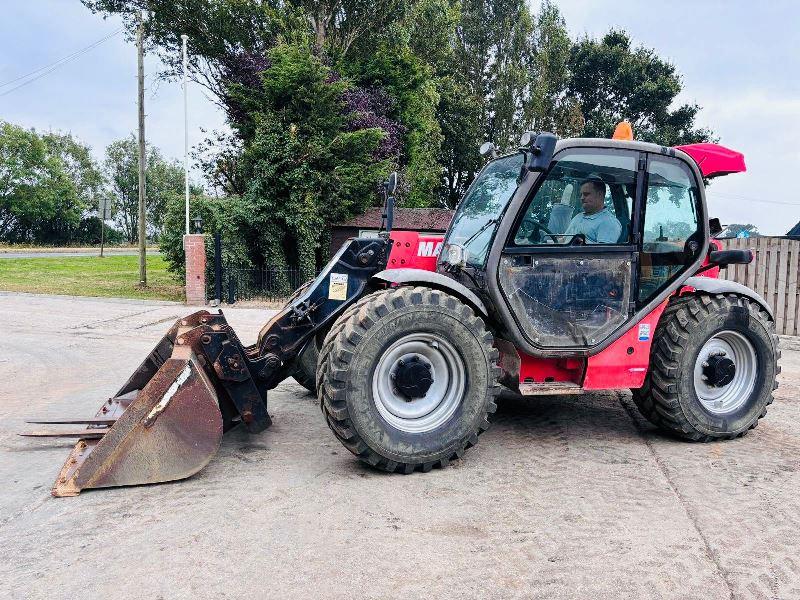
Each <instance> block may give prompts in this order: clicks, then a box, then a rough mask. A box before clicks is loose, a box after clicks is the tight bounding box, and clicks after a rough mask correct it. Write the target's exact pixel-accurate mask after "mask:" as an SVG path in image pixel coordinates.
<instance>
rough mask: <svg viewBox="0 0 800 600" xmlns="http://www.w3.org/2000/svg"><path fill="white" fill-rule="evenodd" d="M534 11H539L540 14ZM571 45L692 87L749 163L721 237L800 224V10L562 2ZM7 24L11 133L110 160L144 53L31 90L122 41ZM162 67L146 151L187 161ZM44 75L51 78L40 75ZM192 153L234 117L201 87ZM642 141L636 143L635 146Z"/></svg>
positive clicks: (38, 16) (42, 23)
mask: <svg viewBox="0 0 800 600" xmlns="http://www.w3.org/2000/svg"><path fill="white" fill-rule="evenodd" d="M529 1H530V2H531V3H532V4H533V6H534V7H536V6H537V5H538V0H529ZM556 4H557V5H558V7H559V8H560V9H561V11H562V14H563V15H564V18H565V20H566V23H567V28H568V29H569V31H570V33H571V34H572V35H573V37H577V36H583V35H589V36H593V37H599V36H601V35H602V34H604V33H605V32H607V31H608V30H609V29H610V28H612V27H616V28H622V29H624V30H626V31H627V32H628V33H629V34H630V35H631V36H632V38H633V39H634V42H635V43H636V44H637V45H638V44H641V45H644V46H647V47H649V48H653V49H655V51H656V53H657V54H658V55H659V56H660V57H662V58H665V59H667V60H669V61H671V62H672V63H673V64H674V65H675V66H676V67H677V70H678V72H680V73H681V75H682V78H683V84H684V89H683V92H682V93H681V95H680V97H679V98H678V101H679V102H681V103H683V102H692V103H697V104H699V105H700V106H702V107H703V108H702V110H701V112H700V114H699V118H698V124H699V125H702V126H707V127H710V128H711V129H712V130H713V131H714V133H715V134H716V136H717V137H719V143H721V144H722V145H724V146H727V147H730V148H733V149H734V150H738V151H739V152H742V153H744V155H745V160H746V163H747V172H746V173H739V174H733V175H728V176H725V177H720V178H717V179H715V180H714V182H713V184H712V185H711V186H710V187H709V188H708V190H707V198H708V205H709V212H710V214H711V216H717V217H719V218H720V219H721V221H722V222H723V223H753V224H755V225H756V226H758V228H759V230H760V231H761V232H762V233H764V234H770V235H780V234H783V233H785V232H786V231H787V230H788V229H789V228H791V227H792V226H793V225H794V224H795V223H797V222H798V221H800V178H798V175H800V2H797V1H794V0H770V1H767V2H761V3H754V2H751V1H749V0H728V1H726V2H721V1H710V0H708V1H705V0H694V1H692V2H690V1H684V0H673V1H671V2H646V1H642V0H635V1H634V0H613V1H607V0H559V1H557V2H556ZM3 5H4V6H3V19H2V20H0V119H3V120H6V121H9V122H12V123H15V124H18V125H22V126H25V127H33V128H36V129H37V130H40V131H47V130H59V131H65V132H71V133H72V134H73V135H74V136H76V137H77V138H78V139H80V140H81V141H83V142H84V143H87V144H89V145H90V146H91V147H92V149H93V151H94V153H95V155H96V156H97V157H98V158H102V155H103V151H104V148H105V146H107V145H108V144H109V143H110V142H112V141H114V140H116V139H119V138H122V137H125V136H127V135H129V134H131V133H132V132H134V131H136V127H137V120H136V119H137V117H136V51H135V47H134V45H133V43H132V42H131V41H130V40H127V39H126V38H125V37H124V34H123V33H119V34H117V35H114V36H112V37H111V38H110V39H108V40H106V41H104V42H102V43H101V44H99V45H98V46H96V47H95V48H93V49H91V50H89V51H87V52H85V53H83V54H81V55H80V56H78V57H77V58H75V59H74V60H71V61H69V62H66V63H64V64H63V65H61V66H60V67H59V68H57V69H55V70H52V71H51V72H46V70H45V71H43V72H46V74H45V75H44V76H43V77H41V78H39V79H37V80H36V81H33V82H32V83H30V84H27V85H24V86H22V87H19V88H18V89H13V88H15V87H16V86H17V85H19V83H23V82H24V81H27V80H23V81H20V82H16V83H9V84H8V85H3V84H5V83H8V82H10V81H11V80H14V79H16V78H17V77H20V76H22V75H25V74H27V73H30V72H31V71H34V70H36V69H39V68H40V67H43V66H45V65H49V64H51V63H53V62H54V61H57V60H59V59H61V58H63V57H65V56H67V55H70V54H71V53H73V52H75V51H76V50H80V49H82V48H85V47H86V46H89V45H90V44H92V43H94V42H97V41H98V40H100V39H102V38H104V37H106V36H109V35H110V34H113V33H114V32H115V31H117V30H118V29H119V28H120V21H119V20H118V19H115V18H109V19H107V20H104V19H103V18H102V17H101V16H99V15H94V14H92V13H91V12H90V11H88V10H87V9H86V8H85V7H84V6H83V5H82V4H81V3H80V2H79V1H78V0H3ZM159 68H160V63H159V61H158V60H157V59H156V58H155V57H152V56H148V57H147V58H146V60H145V71H146V73H147V79H146V92H145V110H146V113H147V124H146V137H147V139H148V141H149V142H150V143H152V144H154V145H155V146H157V147H159V148H160V149H161V150H162V152H163V153H164V155H166V156H167V157H171V158H179V159H182V157H183V95H182V90H181V87H180V84H179V83H178V82H159V81H156V80H155V76H156V74H157V73H158V71H159ZM40 74H41V73H40ZM189 115H190V116H189V119H190V131H189V141H190V145H194V144H197V143H198V142H200V141H201V140H202V139H203V138H204V137H205V136H206V134H204V133H203V132H202V131H201V128H202V129H204V130H206V131H211V130H214V129H224V128H225V118H224V115H223V114H222V113H221V112H220V111H219V109H218V108H217V106H216V105H215V104H214V103H213V102H212V101H211V100H210V98H208V96H207V92H204V90H202V89H201V88H200V87H198V86H196V85H191V84H190V86H189ZM634 134H635V132H634Z"/></svg>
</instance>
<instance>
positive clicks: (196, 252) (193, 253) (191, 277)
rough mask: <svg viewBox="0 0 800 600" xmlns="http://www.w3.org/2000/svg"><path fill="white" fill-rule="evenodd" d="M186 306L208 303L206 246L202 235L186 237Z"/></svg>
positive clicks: (184, 239)
mask: <svg viewBox="0 0 800 600" xmlns="http://www.w3.org/2000/svg"><path fill="white" fill-rule="evenodd" d="M183 251H184V252H185V253H186V304H201V305H202V304H205V303H206V244H205V236H204V235H202V234H193V235H184V236H183Z"/></svg>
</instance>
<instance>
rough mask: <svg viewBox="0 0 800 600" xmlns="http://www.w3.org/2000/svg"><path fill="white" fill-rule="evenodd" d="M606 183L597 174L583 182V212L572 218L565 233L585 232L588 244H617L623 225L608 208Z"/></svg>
mask: <svg viewBox="0 0 800 600" xmlns="http://www.w3.org/2000/svg"><path fill="white" fill-rule="evenodd" d="M605 199H606V184H605V183H604V182H603V181H602V180H601V179H600V178H599V177H597V176H589V178H588V179H586V180H584V181H583V183H582V184H581V204H582V205H583V212H582V213H578V214H577V215H575V216H574V217H573V218H572V221H570V223H569V227H567V230H566V231H565V232H564V235H576V234H583V235H584V236H585V237H586V243H587V244H616V243H617V241H618V240H619V236H620V233H622V225H620V222H619V221H617V218H616V217H615V216H614V215H613V214H611V211H610V210H608V209H607V208H606V205H605Z"/></svg>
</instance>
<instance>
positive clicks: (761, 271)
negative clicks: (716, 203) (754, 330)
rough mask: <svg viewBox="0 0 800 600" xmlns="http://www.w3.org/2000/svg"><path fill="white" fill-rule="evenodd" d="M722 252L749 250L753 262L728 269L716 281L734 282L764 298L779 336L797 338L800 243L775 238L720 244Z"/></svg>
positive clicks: (799, 323)
mask: <svg viewBox="0 0 800 600" xmlns="http://www.w3.org/2000/svg"><path fill="white" fill-rule="evenodd" d="M721 241H722V243H723V246H724V247H725V248H726V249H744V248H750V249H752V250H754V251H755V258H754V259H753V262H751V263H750V264H749V265H731V266H729V267H728V268H727V269H723V270H721V271H720V278H722V279H730V280H733V281H737V282H739V283H741V284H743V285H746V286H747V287H749V288H751V289H752V290H755V291H756V292H758V293H759V294H761V295H762V296H763V297H764V298H766V300H767V302H768V303H769V305H770V306H771V307H772V310H773V311H774V313H775V325H776V328H777V330H778V333H779V334H781V335H800V315H799V314H798V310H800V301H798V289H797V279H798V277H797V276H798V268H799V266H800V260H799V259H800V241H799V240H790V239H787V238H776V237H756V238H749V239H726V240H721Z"/></svg>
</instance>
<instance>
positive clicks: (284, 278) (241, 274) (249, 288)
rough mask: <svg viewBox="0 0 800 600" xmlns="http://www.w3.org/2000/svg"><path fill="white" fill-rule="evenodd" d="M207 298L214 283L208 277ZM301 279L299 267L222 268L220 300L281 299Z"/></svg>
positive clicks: (213, 294) (299, 282) (213, 287)
mask: <svg viewBox="0 0 800 600" xmlns="http://www.w3.org/2000/svg"><path fill="white" fill-rule="evenodd" d="M207 281H208V297H209V298H214V296H215V295H216V289H215V288H216V282H215V279H214V277H213V276H212V277H209V278H208V279H207ZM304 282H305V279H303V277H302V275H301V273H300V269H295V268H290V267H262V268H258V269H242V268H236V267H223V269H222V280H221V285H220V291H221V298H220V299H221V300H222V302H227V303H228V304H233V303H235V302H238V301H240V300H265V301H274V300H284V299H286V298H288V297H289V296H290V295H291V294H292V292H294V291H295V290H296V289H297V288H299V287H300V286H301V285H302V284H303V283H304Z"/></svg>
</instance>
